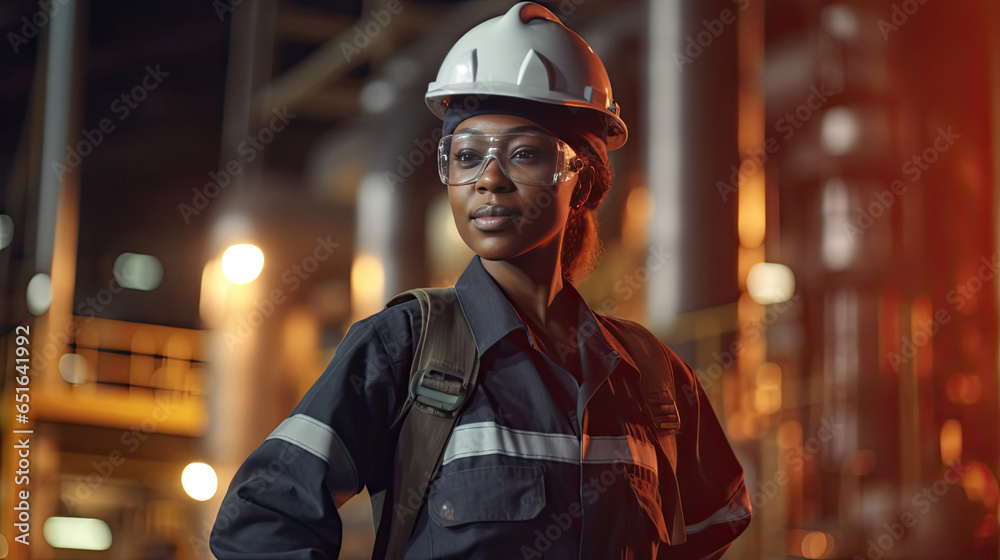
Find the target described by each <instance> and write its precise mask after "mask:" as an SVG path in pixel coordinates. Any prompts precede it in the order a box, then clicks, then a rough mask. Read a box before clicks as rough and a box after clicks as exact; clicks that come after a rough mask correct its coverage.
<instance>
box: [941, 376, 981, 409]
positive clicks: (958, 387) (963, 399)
mask: <svg viewBox="0 0 1000 560" xmlns="http://www.w3.org/2000/svg"><path fill="white" fill-rule="evenodd" d="M946 389H947V392H948V400H950V401H951V402H953V403H958V404H975V402H976V401H978V400H979V396H980V395H981V394H982V382H981V381H980V380H979V377H978V376H976V375H962V374H960V373H956V374H953V375H951V376H950V377H948V383H947V385H946Z"/></svg>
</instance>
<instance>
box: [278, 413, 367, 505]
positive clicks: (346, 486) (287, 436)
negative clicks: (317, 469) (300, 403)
mask: <svg viewBox="0 0 1000 560" xmlns="http://www.w3.org/2000/svg"><path fill="white" fill-rule="evenodd" d="M267 439H280V440H282V441H286V442H288V443H291V444H292V445H295V446H298V447H300V448H302V449H304V450H306V451H308V452H309V453H312V454H313V455H315V456H316V457H319V458H320V459H322V460H323V462H324V463H326V464H327V476H326V481H327V484H328V485H329V486H330V490H331V491H333V492H338V493H339V492H343V491H345V490H351V491H353V492H354V493H357V492H359V491H360V488H358V473H357V469H356V467H355V466H354V460H353V459H352V458H351V454H350V453H349V452H348V451H347V447H346V446H344V442H343V441H341V439H340V436H338V435H337V433H336V432H334V431H333V428H331V427H330V426H327V425H326V424H324V423H322V422H320V421H319V420H316V419H315V418H312V417H310V416H306V415H305V414H295V415H293V416H290V417H288V418H285V420H284V421H282V422H281V424H279V425H278V427H277V428H275V429H274V431H273V432H271V435H269V436H267ZM345 467H346V468H345Z"/></svg>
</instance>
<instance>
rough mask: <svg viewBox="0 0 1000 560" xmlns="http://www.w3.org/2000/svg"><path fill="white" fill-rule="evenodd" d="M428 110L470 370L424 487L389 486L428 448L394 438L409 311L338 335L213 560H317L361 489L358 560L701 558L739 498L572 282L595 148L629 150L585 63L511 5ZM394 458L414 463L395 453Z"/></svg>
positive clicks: (693, 423) (713, 435)
mask: <svg viewBox="0 0 1000 560" xmlns="http://www.w3.org/2000/svg"><path fill="white" fill-rule="evenodd" d="M427 101H428V105H429V106H430V108H431V109H432V111H434V113H435V114H437V115H438V116H439V117H441V118H443V120H444V125H443V129H442V135H443V137H442V139H441V142H440V146H439V171H440V175H441V180H442V182H444V183H445V184H446V185H448V187H447V188H448V195H449V199H450V201H451V207H452V212H453V214H454V218H455V223H456V225H457V227H458V231H459V233H460V234H461V236H462V239H463V240H464V241H465V243H466V244H467V245H468V246H469V247H470V248H472V249H473V250H474V251H475V252H476V257H475V258H473V260H472V262H471V263H470V264H469V266H468V268H467V269H466V271H465V273H464V274H463V275H462V277H461V278H460V279H459V281H458V282H457V283H456V286H455V291H454V295H455V296H456V298H457V304H459V305H460V312H461V316H462V317H464V319H465V321H466V322H467V323H468V331H469V332H471V335H472V340H473V341H474V346H475V354H476V355H475V358H477V360H478V381H477V382H475V383H473V384H472V386H471V388H470V389H469V393H468V394H467V395H466V396H465V397H464V400H463V402H462V408H461V409H460V412H459V413H456V414H455V415H454V417H453V420H454V426H453V427H449V430H450V432H449V433H448V434H446V435H447V446H446V447H445V448H444V449H443V452H441V453H437V452H436V451H435V450H434V449H433V447H432V446H428V448H427V451H426V452H427V454H429V456H430V459H431V460H430V461H429V462H428V463H427V464H428V465H432V467H431V468H430V469H429V471H428V476H425V478H431V480H429V482H430V484H429V485H422V486H420V487H419V488H417V489H414V488H412V487H410V488H406V489H405V492H404V490H402V489H401V488H403V487H401V486H400V474H399V471H400V469H403V468H405V467H406V466H408V465H409V463H407V461H410V460H412V459H413V458H414V457H417V456H419V453H420V450H421V445H423V444H425V443H426V442H425V441H424V440H423V436H422V435H421V434H420V433H419V432H418V433H417V434H416V435H414V434H413V433H412V432H404V433H405V434H407V435H405V436H404V437H403V438H401V437H400V427H399V426H400V422H398V421H396V420H397V418H400V417H402V416H404V415H407V414H408V415H411V416H412V415H414V414H416V412H414V411H413V410H409V405H410V404H411V401H410V400H408V399H407V396H408V395H411V396H412V394H413V393H412V384H411V380H410V375H411V373H410V371H411V366H412V364H413V363H414V356H415V348H416V347H417V342H418V341H420V340H421V335H422V334H424V333H423V332H422V329H423V323H422V319H424V317H423V315H424V313H423V312H422V311H421V306H420V305H419V303H418V302H417V301H412V300H411V301H407V302H404V303H401V304H398V305H393V306H391V307H388V308H387V309H385V310H383V311H382V312H380V313H378V314H376V315H373V316H371V317H369V318H367V319H365V320H362V321H359V322H358V323H356V324H355V325H353V326H352V327H351V329H350V331H349V332H348V333H347V335H346V336H345V338H344V340H343V342H342V343H341V345H340V347H339V348H338V350H337V354H336V356H335V357H334V359H333V360H332V362H331V363H330V365H329V367H328V368H327V370H326V371H325V372H324V373H323V375H322V376H321V378H320V379H319V380H318V381H317V382H316V384H315V385H314V386H313V387H312V388H311V389H310V391H309V392H308V394H307V395H306V396H305V397H304V398H303V399H302V401H301V402H300V403H299V405H298V406H297V407H296V409H295V410H294V411H293V412H292V414H291V416H290V417H289V418H288V419H287V420H286V421H285V422H283V423H282V424H281V426H279V427H278V428H277V429H276V430H275V431H274V433H272V434H271V436H270V437H268V439H267V440H265V441H264V443H263V444H262V445H261V446H260V447H259V448H258V449H257V450H256V451H255V452H254V453H253V454H252V455H251V456H250V457H249V458H248V459H247V461H246V463H244V465H243V467H242V468H241V469H240V470H239V472H238V473H237V475H236V477H235V478H234V480H233V482H232V484H231V486H230V488H229V492H228V494H227V495H226V498H225V500H224V502H223V506H222V508H221V510H220V513H219V517H218V519H217V520H216V524H215V528H214V530H213V533H212V540H211V545H212V550H213V552H214V553H215V554H216V556H217V557H218V558H220V559H221V560H226V559H236V558H281V559H283V560H289V559H306V558H336V557H337V555H338V554H339V550H340V540H341V532H342V527H341V523H340V518H339V517H338V515H337V511H336V507H337V506H338V505H340V504H341V503H343V502H344V501H346V500H347V499H348V498H350V497H351V496H353V495H355V494H357V493H358V492H360V491H361V489H362V488H364V487H366V486H367V487H368V489H369V491H370V492H371V493H372V495H373V497H377V498H373V506H374V508H373V509H374V511H375V521H376V525H377V526H378V533H377V537H376V547H375V553H374V555H373V558H383V557H390V558H402V557H405V558H407V559H425V558H426V559H430V558H498V559H509V558H560V559H561V558H595V559H598V558H599V559H604V558H634V559H644V558H649V559H651V558H685V559H687V558H718V557H720V556H721V555H722V553H723V552H724V551H725V550H726V548H728V546H729V544H730V543H731V542H732V541H733V540H734V539H735V538H736V537H737V536H738V535H739V534H740V533H741V532H742V531H743V530H744V529H745V528H746V525H747V523H748V522H749V518H750V510H749V501H748V499H747V494H746V489H745V487H744V485H743V474H742V468H741V467H740V465H739V463H738V462H737V461H736V459H735V457H734V455H733V453H732V450H731V449H730V447H729V444H728V442H727V440H726V438H725V435H724V434H723V432H722V430H721V428H720V426H719V424H718V422H717V420H716V418H715V414H714V412H713V411H712V409H711V406H710V404H709V402H708V400H707V399H706V397H705V394H704V392H703V391H702V389H701V386H700V385H699V384H698V381H697V378H696V377H695V375H694V373H693V372H692V370H691V368H690V367H688V366H687V364H685V363H684V362H683V361H681V360H680V359H679V358H678V357H677V355H676V354H674V353H673V352H672V351H670V350H669V349H668V348H667V347H666V346H663V345H662V344H661V343H659V341H657V340H656V339H655V338H653V337H652V335H650V334H649V332H648V331H646V330H645V329H643V328H642V327H639V326H638V325H635V324H634V323H628V322H625V321H620V320H613V319H610V318H606V317H601V316H598V315H595V314H594V313H593V312H592V311H591V310H590V308H589V307H588V306H587V305H586V303H585V302H584V301H583V299H582V298H581V297H580V295H579V294H578V293H577V291H576V290H575V289H574V288H573V286H572V284H571V283H570V282H571V281H573V280H576V279H578V278H580V277H581V276H583V275H585V274H586V273H587V272H589V271H590V269H591V268H592V267H593V265H594V263H595V261H596V256H597V254H598V250H599V242H598V240H597V237H596V222H595V213H596V209H597V207H598V206H599V205H600V203H601V200H602V199H603V198H604V196H605V194H606V193H607V191H608V189H609V187H610V183H611V172H610V169H609V167H608V162H607V151H608V150H609V149H616V148H618V147H620V146H621V145H622V144H624V143H625V140H626V135H627V132H626V127H625V123H624V122H622V120H621V118H620V117H619V115H618V106H617V104H616V103H615V102H614V98H613V97H612V95H611V87H610V83H609V82H608V78H607V74H606V72H605V69H604V67H603V64H602V63H601V61H600V60H599V59H598V58H597V56H596V55H595V54H594V52H593V51H592V50H591V49H590V47H589V46H588V45H587V44H586V43H585V42H584V41H583V40H582V39H581V38H580V37H579V36H577V35H576V34H575V33H573V32H572V31H570V30H568V29H566V28H565V27H564V26H563V25H562V23H561V22H560V21H559V20H558V19H557V18H556V17H555V16H554V15H553V14H552V13H551V12H549V11H548V10H546V9H545V8H543V7H541V6H539V5H537V4H533V3H530V2H523V3H521V4H518V5H516V6H514V7H513V8H511V10H510V11H508V12H507V14H505V15H503V16H500V17H497V18H493V19H491V20H489V21H486V22H484V23H483V24H481V25H479V26H477V27H476V28H474V29H473V30H471V31H469V32H468V33H467V34H466V35H465V36H464V37H462V39H460V40H459V41H458V43H456V45H455V46H454V47H453V48H452V50H451V52H450V53H449V54H448V56H447V57H446V59H445V61H444V63H443V65H442V67H441V70H440V72H439V74H438V79H437V81H435V82H433V83H431V84H430V87H429V90H428V94H427ZM453 309H459V308H453ZM462 326H463V327H464V326H465V325H462ZM428 336H433V335H428ZM675 395H676V396H678V398H676V399H674V398H673V397H674V396H675ZM401 411H402V412H403V414H402V415H401ZM431 412H434V411H431ZM403 439H405V440H406V441H405V442H403V441H401V440H403ZM412 440H419V441H412ZM442 441H443V440H442ZM402 443H405V444H406V447H408V448H410V449H416V450H417V451H416V452H412V451H411V452H408V453H403V452H400V453H399V454H398V455H397V449H402V448H403V446H402ZM395 494H399V495H395ZM403 494H406V495H407V496H414V497H415V498H416V501H413V500H407V499H404V498H405V496H403ZM385 500H387V501H385ZM383 501H384V503H386V504H393V507H384V508H383V507H381V504H382V503H383Z"/></svg>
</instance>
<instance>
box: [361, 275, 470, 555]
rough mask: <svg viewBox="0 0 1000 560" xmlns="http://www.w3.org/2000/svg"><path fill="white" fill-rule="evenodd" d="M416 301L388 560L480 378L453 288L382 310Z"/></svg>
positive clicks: (406, 535)
mask: <svg viewBox="0 0 1000 560" xmlns="http://www.w3.org/2000/svg"><path fill="white" fill-rule="evenodd" d="M414 298H416V299H417V301H419V302H420V313H421V325H422V328H421V331H420V340H419V341H418V342H417V346H416V348H415V349H414V354H413V365H412V366H411V368H410V381H409V384H408V388H409V390H408V395H407V398H406V402H405V403H404V404H403V407H402V409H400V412H399V415H398V416H397V417H396V419H395V421H394V422H393V424H392V427H393V428H394V427H395V426H396V425H398V424H399V423H400V422H402V426H401V428H400V432H399V442H398V443H397V444H396V461H395V476H394V486H393V496H394V498H393V506H392V508H393V509H392V515H391V525H390V531H389V537H388V538H389V542H388V545H387V549H386V555H385V558H386V559H387V560H398V559H401V558H402V557H403V552H404V551H405V549H406V545H407V543H408V542H409V540H410V536H411V535H412V533H413V525H414V523H415V522H416V519H417V513H418V512H419V511H420V508H421V507H422V506H423V503H424V500H425V498H426V496H427V488H428V486H429V485H430V482H431V481H432V480H434V478H435V477H436V476H437V473H438V470H440V468H441V459H442V456H443V454H444V448H445V445H446V444H447V442H448V437H449V436H450V435H451V431H452V428H453V427H454V426H455V421H456V420H457V419H458V416H459V414H461V411H462V408H463V407H464V405H465V404H466V402H467V398H468V396H469V395H470V394H471V393H472V391H473V389H474V388H475V386H476V380H477V378H478V374H479V352H478V350H477V349H476V341H475V339H474V338H473V337H472V330H471V329H470V328H469V323H468V321H467V320H466V319H465V314H464V313H463V312H462V306H461V305H460V304H459V303H458V297H457V295H456V293H455V288H418V289H414V290H409V291H407V292H404V293H402V294H399V295H397V296H396V297H394V298H392V299H391V300H390V301H389V303H388V304H386V307H389V306H392V305H396V304H398V303H402V302H404V301H408V300H411V299H414ZM384 499H385V495H384V494H381V495H379V496H378V497H373V498H372V509H373V516H374V517H375V519H376V520H380V519H382V512H381V508H382V507H383V501H384ZM376 502H377V503H376ZM376 507H377V508H378V509H379V511H377V512H376V511H374V510H375V508H376ZM376 523H377V521H376ZM377 530H378V526H377V525H376V531H377Z"/></svg>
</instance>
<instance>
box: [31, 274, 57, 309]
mask: <svg viewBox="0 0 1000 560" xmlns="http://www.w3.org/2000/svg"><path fill="white" fill-rule="evenodd" d="M27 296H28V301H27V303H28V311H30V312H31V314H32V315H42V314H44V313H45V312H46V311H48V310H49V306H50V305H52V278H50V277H49V275H48V274H45V273H44V272H39V273H38V274H36V275H34V276H32V277H31V280H29V281H28V293H27Z"/></svg>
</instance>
